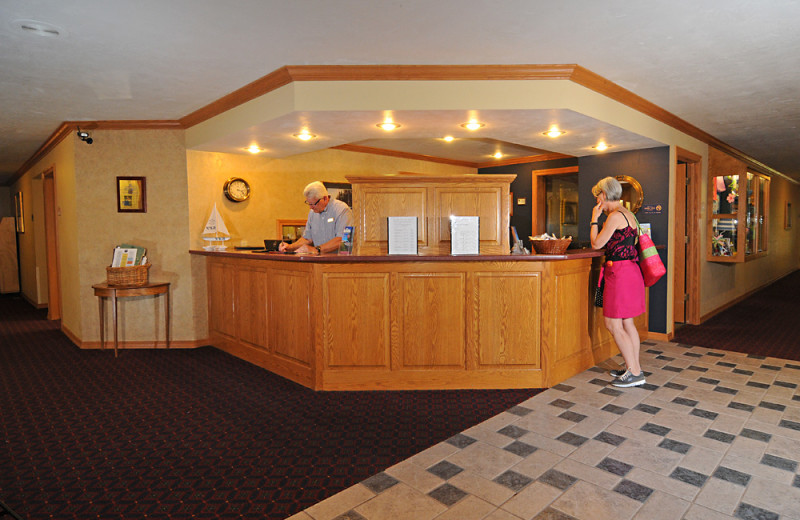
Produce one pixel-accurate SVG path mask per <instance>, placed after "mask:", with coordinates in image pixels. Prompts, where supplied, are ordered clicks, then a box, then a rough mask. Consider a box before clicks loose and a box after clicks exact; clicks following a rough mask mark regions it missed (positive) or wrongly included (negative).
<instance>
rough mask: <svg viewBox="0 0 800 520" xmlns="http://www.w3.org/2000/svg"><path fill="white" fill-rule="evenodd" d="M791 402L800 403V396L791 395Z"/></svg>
mask: <svg viewBox="0 0 800 520" xmlns="http://www.w3.org/2000/svg"><path fill="white" fill-rule="evenodd" d="M792 401H800V395H793V396H792Z"/></svg>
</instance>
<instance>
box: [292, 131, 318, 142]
mask: <svg viewBox="0 0 800 520" xmlns="http://www.w3.org/2000/svg"><path fill="white" fill-rule="evenodd" d="M294 136H295V137H296V138H298V139H300V140H301V141H310V140H312V139H314V138H315V137H317V136H316V135H314V134H312V133H310V132H309V131H308V130H305V129H303V130H302V131H301V132H300V133H299V134H294Z"/></svg>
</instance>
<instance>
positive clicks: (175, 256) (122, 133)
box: [70, 130, 207, 342]
mask: <svg viewBox="0 0 800 520" xmlns="http://www.w3.org/2000/svg"><path fill="white" fill-rule="evenodd" d="M92 137H93V139H94V144H92V145H91V146H85V145H83V144H82V143H81V144H77V145H76V149H75V157H76V164H77V165H78V172H79V173H78V177H79V179H80V181H79V182H78V183H77V186H76V197H77V200H78V202H79V205H80V209H79V211H77V213H76V219H77V222H78V228H79V229H80V234H79V235H78V236H77V237H76V240H75V251H74V254H75V257H76V258H78V260H79V270H78V272H79V273H80V276H79V281H76V282H75V283H76V284H79V287H78V288H77V290H78V291H79V293H80V309H81V323H82V333H81V336H80V337H81V338H82V340H83V341H98V340H99V338H100V334H99V330H100V329H99V316H98V315H97V299H96V297H95V296H94V292H93V290H92V287H91V286H92V284H94V283H98V282H102V281H105V279H106V270H105V268H106V266H108V265H110V263H111V257H112V252H113V249H114V247H115V246H116V245H119V244H121V243H129V244H135V245H140V246H143V247H146V248H147V256H148V259H149V261H150V263H151V264H152V267H151V268H150V273H149V276H150V279H151V280H155V281H168V282H170V283H171V287H170V296H171V303H172V325H171V329H172V338H173V340H175V341H187V340H195V339H200V338H205V337H206V335H207V328H206V321H205V315H204V314H203V315H202V316H195V310H194V297H195V295H194V288H195V280H194V277H195V275H196V273H195V272H194V270H193V268H192V265H193V264H192V260H191V258H190V256H189V254H188V250H189V197H188V185H187V182H188V180H187V176H186V152H185V147H184V134H183V131H180V130H106V131H95V132H93V133H92ZM118 176H124V177H145V178H146V192H147V212H146V213H118V212H117V198H116V178H117V177H118ZM200 277H201V278H202V273H201V275H200ZM201 289H202V288H201ZM70 290H74V289H73V288H72V287H71V286H70ZM204 294H205V293H203V296H201V298H204ZM156 302H157V303H158V305H156V303H154V299H153V298H152V297H147V298H126V299H123V300H120V302H119V309H120V322H119V337H120V341H134V342H135V341H147V340H152V339H153V338H154V334H155V333H156V331H157V332H158V337H159V338H162V339H163V337H164V321H163V320H164V319H163V311H162V309H163V307H161V305H163V303H164V302H163V297H161V298H158V299H156ZM74 332H75V331H74ZM109 332H113V331H109Z"/></svg>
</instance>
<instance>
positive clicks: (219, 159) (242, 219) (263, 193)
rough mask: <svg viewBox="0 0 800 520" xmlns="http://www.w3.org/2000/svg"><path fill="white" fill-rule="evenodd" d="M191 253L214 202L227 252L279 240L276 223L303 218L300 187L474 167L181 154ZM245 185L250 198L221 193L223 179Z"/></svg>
mask: <svg viewBox="0 0 800 520" xmlns="http://www.w3.org/2000/svg"><path fill="white" fill-rule="evenodd" d="M187 164H188V175H189V200H190V201H191V205H190V208H189V214H190V230H191V244H192V249H199V248H201V247H202V246H203V245H204V243H203V241H202V238H201V233H202V231H203V227H204V226H205V223H206V220H208V215H209V213H210V211H211V208H212V207H213V206H214V203H216V204H217V209H218V210H219V212H220V214H221V215H222V218H223V220H224V221H225V225H226V226H227V227H228V231H230V233H231V240H230V242H229V243H228V245H229V247H233V246H239V245H251V246H253V245H259V244H261V242H262V240H263V239H265V238H280V237H278V234H277V219H304V218H306V216H307V215H308V206H306V205H305V204H304V202H303V201H304V199H303V188H304V187H305V186H306V184H308V183H309V182H312V181H316V180H321V181H331V182H347V180H346V179H345V176H346V175H381V174H393V173H397V172H399V171H406V172H416V173H425V174H438V175H463V174H467V173H476V170H475V169H474V168H466V167H461V166H449V165H444V164H439V163H432V162H428V161H417V160H411V159H402V158H396V157H387V156H382V155H374V154H365V153H358V152H348V151H342V150H323V151H319V152H310V153H306V154H302V155H296V156H293V157H288V158H286V159H269V158H263V157H258V156H250V155H238V154H224V153H213V152H197V151H191V150H190V151H188V152H187ZM233 176H237V177H242V178H243V179H246V180H247V182H249V183H250V190H251V194H250V198H249V199H248V200H247V201H245V202H240V203H236V202H231V201H229V200H228V199H227V198H225V196H224V195H223V194H222V186H223V184H224V183H225V180H226V179H228V178H229V177H233Z"/></svg>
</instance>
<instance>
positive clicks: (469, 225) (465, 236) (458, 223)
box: [450, 216, 481, 255]
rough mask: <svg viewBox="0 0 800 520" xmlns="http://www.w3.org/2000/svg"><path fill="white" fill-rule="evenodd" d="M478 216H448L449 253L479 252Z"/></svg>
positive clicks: (471, 253) (472, 253)
mask: <svg viewBox="0 0 800 520" xmlns="http://www.w3.org/2000/svg"><path fill="white" fill-rule="evenodd" d="M480 245H481V244H480V217H456V216H451V217H450V254H451V255H478V254H480V252H481V251H480V249H481V247H480Z"/></svg>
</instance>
